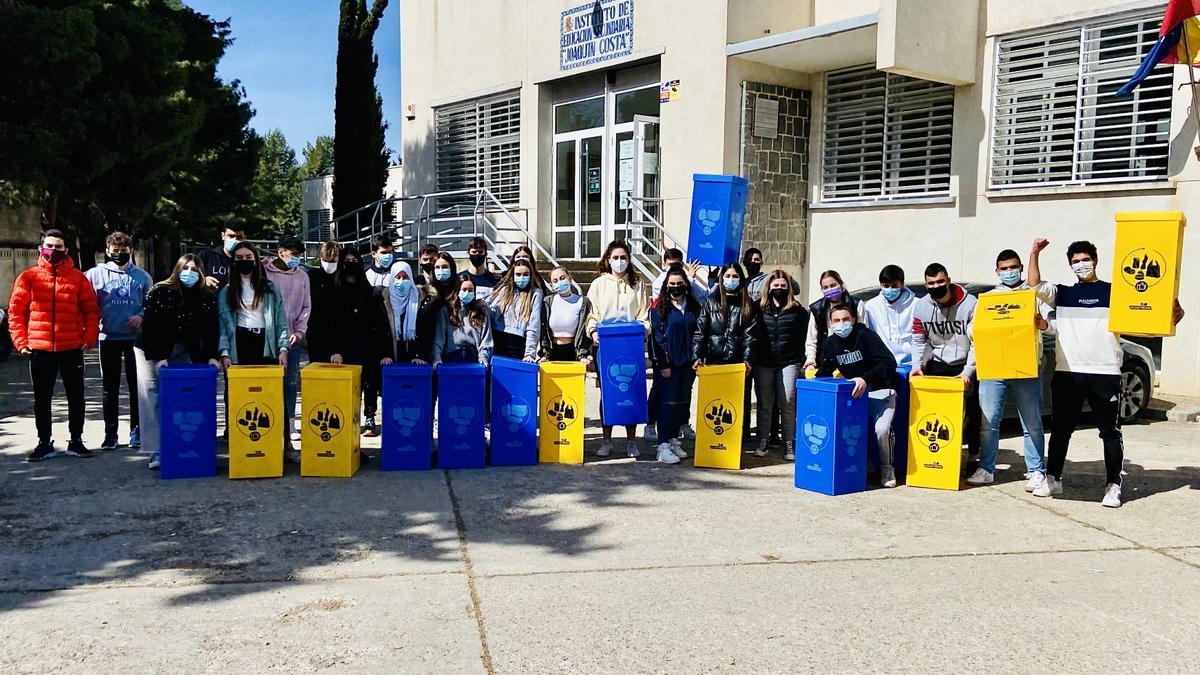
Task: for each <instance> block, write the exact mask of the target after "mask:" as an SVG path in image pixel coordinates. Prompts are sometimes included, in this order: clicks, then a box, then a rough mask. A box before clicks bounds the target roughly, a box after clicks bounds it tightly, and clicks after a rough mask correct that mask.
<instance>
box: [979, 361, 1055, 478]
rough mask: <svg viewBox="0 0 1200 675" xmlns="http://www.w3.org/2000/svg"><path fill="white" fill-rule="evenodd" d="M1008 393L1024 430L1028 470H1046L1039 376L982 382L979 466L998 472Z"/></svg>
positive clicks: (980, 382) (980, 385)
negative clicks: (998, 457)
mask: <svg viewBox="0 0 1200 675" xmlns="http://www.w3.org/2000/svg"><path fill="white" fill-rule="evenodd" d="M1009 394H1012V397H1013V399H1015V400H1016V403H1017V414H1018V415H1019V416H1020V418H1021V428H1022V429H1023V430H1024V431H1025V470H1026V471H1028V472H1029V473H1034V472H1039V471H1040V472H1042V473H1045V472H1046V460H1045V456H1046V433H1045V431H1044V430H1043V429H1042V381H1041V380H1040V379H1038V378H1036V377H1033V378H1028V379H1022V380H980V381H979V407H980V408H981V409H982V411H983V424H981V425H980V429H979V445H980V453H979V466H980V468H982V469H983V470H984V471H988V472H990V473H996V455H997V454H998V453H999V452H1000V422H1001V420H1003V419H1004V401H1005V399H1006V398H1007V397H1008V395H1009Z"/></svg>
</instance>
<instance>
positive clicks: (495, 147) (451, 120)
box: [434, 91, 521, 206]
mask: <svg viewBox="0 0 1200 675" xmlns="http://www.w3.org/2000/svg"><path fill="white" fill-rule="evenodd" d="M434 127H435V130H434V133H435V142H436V155H437V190H438V192H446V191H450V190H468V189H476V188H481V187H485V188H488V189H490V190H491V191H492V193H493V194H495V195H496V198H497V199H498V200H500V203H502V204H504V205H506V206H516V204H517V201H518V199H519V197H520V191H521V178H520V165H521V99H520V94H519V92H516V91H513V92H508V93H505V94H500V95H498V96H489V97H485V98H479V99H474V100H471V101H467V102H464V103H456V104H454V105H451V106H445V107H442V108H438V109H436V110H435V111H434ZM472 201H473V199H472V197H470V196H465V197H462V198H451V199H444V200H442V206H446V205H453V204H455V203H466V202H472Z"/></svg>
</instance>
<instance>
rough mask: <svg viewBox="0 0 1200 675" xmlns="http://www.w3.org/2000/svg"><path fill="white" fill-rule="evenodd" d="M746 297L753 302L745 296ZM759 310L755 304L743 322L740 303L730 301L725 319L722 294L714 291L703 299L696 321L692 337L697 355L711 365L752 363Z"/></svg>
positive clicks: (757, 330)
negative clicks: (698, 318) (722, 311)
mask: <svg viewBox="0 0 1200 675" xmlns="http://www.w3.org/2000/svg"><path fill="white" fill-rule="evenodd" d="M719 292H720V291H718V293H719ZM743 301H746V302H751V303H752V302H753V301H749V300H745V297H744V296H743ZM757 314H758V310H756V309H754V307H753V305H752V306H751V310H750V318H749V320H748V322H746V323H745V324H743V321H742V308H741V305H740V304H731V305H730V307H729V320H728V321H726V320H725V317H724V316H723V315H722V314H721V296H720V295H718V294H717V293H714V294H713V295H712V296H711V297H710V298H708V300H706V301H705V302H704V303H703V306H702V309H701V310H700V321H699V322H697V324H696V337H695V339H694V340H692V345H693V348H694V351H695V353H696V358H697V359H699V360H703V361H704V362H705V363H707V364H709V365H719V364H725V363H743V362H744V363H750V361H751V359H753V357H754V343H755V338H756V337H757V335H758V332H759V328H758V317H757Z"/></svg>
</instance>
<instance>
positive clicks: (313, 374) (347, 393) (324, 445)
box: [300, 363, 362, 478]
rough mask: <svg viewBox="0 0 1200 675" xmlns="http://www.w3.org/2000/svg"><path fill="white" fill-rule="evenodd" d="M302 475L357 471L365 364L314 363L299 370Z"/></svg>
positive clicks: (342, 475)
mask: <svg viewBox="0 0 1200 675" xmlns="http://www.w3.org/2000/svg"><path fill="white" fill-rule="evenodd" d="M300 382H301V384H302V389H301V392H302V394H303V396H302V398H301V401H302V404H301V414H302V416H301V418H300V420H301V421H300V427H301V430H300V475H301V476H325V477H330V478H349V477H350V476H353V475H354V474H355V472H357V471H358V466H359V463H360V462H361V461H362V457H361V455H360V454H359V443H360V439H359V421H358V404H359V401H361V400H362V396H361V393H360V392H361V389H360V387H361V383H362V366H349V365H339V364H333V363H314V364H311V365H309V366H306V367H305V368H304V370H301V371H300Z"/></svg>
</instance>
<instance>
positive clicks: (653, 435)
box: [642, 424, 658, 445]
mask: <svg viewBox="0 0 1200 675" xmlns="http://www.w3.org/2000/svg"><path fill="white" fill-rule="evenodd" d="M642 437H643V438H645V439H646V442H647V443H649V444H650V445H658V429H656V428H655V427H654V425H653V424H647V425H646V433H645V434H644V435H643V436H642Z"/></svg>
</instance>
